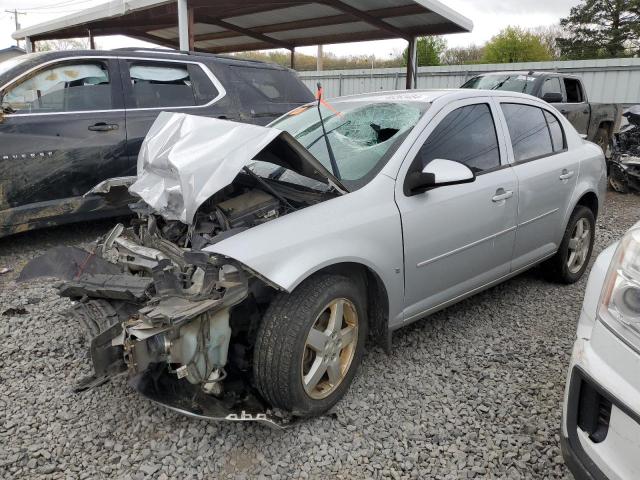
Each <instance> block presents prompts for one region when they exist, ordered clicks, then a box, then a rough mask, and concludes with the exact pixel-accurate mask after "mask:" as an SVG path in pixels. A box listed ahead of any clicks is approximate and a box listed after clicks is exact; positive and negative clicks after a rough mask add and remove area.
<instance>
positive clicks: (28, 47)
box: [24, 37, 33, 53]
mask: <svg viewBox="0 0 640 480" xmlns="http://www.w3.org/2000/svg"><path fill="white" fill-rule="evenodd" d="M24 44H25V45H24V51H25V52H27V53H33V43H31V37H24Z"/></svg>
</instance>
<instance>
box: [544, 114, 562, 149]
mask: <svg viewBox="0 0 640 480" xmlns="http://www.w3.org/2000/svg"><path fill="white" fill-rule="evenodd" d="M544 117H545V119H546V121H547V125H548V126H549V133H550V134H551V144H552V146H553V151H554V152H561V151H562V150H564V149H565V148H567V146H566V142H565V138H564V130H563V129H562V124H561V123H560V121H559V120H558V118H557V117H556V116H555V115H554V114H552V113H550V112H547V111H546V110H545V112H544Z"/></svg>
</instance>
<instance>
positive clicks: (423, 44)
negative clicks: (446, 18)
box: [402, 37, 447, 67]
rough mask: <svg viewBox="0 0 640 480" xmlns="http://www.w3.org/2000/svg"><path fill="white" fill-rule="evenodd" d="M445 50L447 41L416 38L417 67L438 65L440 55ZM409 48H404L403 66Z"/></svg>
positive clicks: (438, 38) (433, 38)
mask: <svg viewBox="0 0 640 480" xmlns="http://www.w3.org/2000/svg"><path fill="white" fill-rule="evenodd" d="M446 49H447V41H446V40H445V39H444V38H442V37H420V38H418V48H417V52H418V66H419V67H428V66H432V65H440V60H441V57H442V54H443V53H444V52H445V50H446ZM408 55H409V48H408V47H407V48H405V49H404V52H403V53H402V58H403V65H405V66H406V65H407V56H408Z"/></svg>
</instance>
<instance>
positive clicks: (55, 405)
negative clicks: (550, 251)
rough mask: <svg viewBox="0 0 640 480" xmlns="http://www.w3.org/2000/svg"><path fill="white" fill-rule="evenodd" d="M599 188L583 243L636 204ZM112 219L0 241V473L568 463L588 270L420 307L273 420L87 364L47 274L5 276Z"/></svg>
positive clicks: (461, 470)
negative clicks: (250, 418)
mask: <svg viewBox="0 0 640 480" xmlns="http://www.w3.org/2000/svg"><path fill="white" fill-rule="evenodd" d="M639 205H640V197H638V196H632V195H628V196H621V195H617V194H610V195H609V198H608V200H607V210H606V212H605V213H604V214H603V215H602V216H601V218H600V220H599V222H598V227H599V229H598V233H597V242H596V249H595V250H596V251H595V253H597V252H599V251H600V250H601V249H602V248H603V247H605V246H606V245H608V244H610V243H611V242H613V241H614V240H616V239H617V238H619V236H620V235H621V234H622V233H623V232H624V231H625V230H626V229H627V228H628V227H629V226H630V225H632V224H633V223H634V222H635V221H636V220H637V219H638V218H639V217H640V209H639ZM112 223H113V222H112V221H107V222H98V223H93V224H80V225H75V226H67V227H60V228H56V229H50V230H46V231H41V232H31V233H28V234H23V235H20V236H16V237H13V238H6V239H2V240H0V269H1V268H2V267H11V268H13V269H14V271H13V272H11V273H9V274H6V275H0V336H1V341H0V391H1V392H2V394H1V396H0V445H2V448H0V476H2V477H5V478H9V477H11V478H20V477H22V478H92V479H95V478H135V479H138V478H140V479H141V478H144V477H149V478H158V479H166V478H214V476H215V477H216V478H254V477H260V476H261V477H266V478H273V479H278V478H280V479H284V478H290V477H293V478H395V479H398V478H443V479H444V478H447V479H448V478H451V479H458V478H474V477H475V478H510V479H517V478H545V479H546V478H570V477H571V476H570V474H569V473H568V471H567V469H566V468H565V466H564V463H563V461H562V457H561V454H560V448H559V437H558V429H559V425H560V415H561V403H562V395H563V389H564V380H565V374H566V367H567V365H568V362H569V355H570V351H571V346H572V343H573V337H574V333H575V327H576V321H577V319H578V314H579V311H580V305H581V301H582V295H583V292H584V287H585V282H586V276H585V278H584V279H583V280H582V281H581V282H579V283H578V284H576V285H573V286H568V287H563V286H557V285H550V284H548V283H546V282H545V281H544V280H542V278H541V276H540V273H539V272H537V271H535V270H534V271H531V272H529V273H526V274H523V275H521V276H519V277H517V278H515V279H513V280H511V281H509V282H507V283H506V284H503V285H500V286H498V287H496V288H493V289H491V290H489V291H487V292H484V293H482V294H479V295H477V296H475V297H474V298H471V299H469V300H467V301H464V302H462V303H460V304H458V305H456V306H454V307H451V308H449V309H447V310H446V311H443V312H441V313H439V314H436V315H434V316H432V317H431V318H430V319H428V320H426V321H421V322H418V323H416V324H414V325H412V326H410V327H408V328H406V329H404V330H401V331H399V332H398V333H397V334H396V335H395V337H394V350H393V352H392V354H391V355H389V356H387V355H385V354H384V353H383V352H382V351H381V350H380V349H378V348H372V349H370V351H369V352H368V353H367V355H366V358H365V360H364V363H363V365H362V367H361V369H360V372H359V375H358V376H357V379H356V381H355V383H354V385H353V386H352V388H351V390H350V392H349V393H348V394H347V396H346V397H345V399H344V400H342V402H340V403H339V405H338V406H337V408H336V410H335V413H334V414H332V415H329V416H326V417H322V418H318V419H314V420H310V421H306V422H303V423H299V424H297V425H295V426H294V427H292V428H291V429H290V430H288V431H285V432H278V431H274V430H271V429H268V428H265V427H261V426H258V425H250V424H216V423H209V422H205V421H198V420H193V419H189V418H186V417H183V416H180V415H178V414H175V413H173V412H170V411H167V410H164V409H162V408H160V407H157V406H154V405H152V404H150V403H149V402H147V401H145V400H144V399H142V398H140V397H138V396H137V395H136V394H135V393H134V392H132V391H131V390H129V388H127V386H126V383H125V381H124V380H123V379H118V380H117V381H114V382H112V383H110V384H107V385H105V386H103V387H101V388H99V389H97V390H94V391H92V392H87V393H84V394H79V395H76V394H73V393H72V392H71V387H72V385H73V383H74V382H75V381H76V379H78V378H80V377H82V376H84V375H86V374H88V373H89V372H90V365H89V362H88V359H87V357H86V354H85V351H84V347H83V345H84V342H85V339H84V338H83V332H82V331H81V330H80V328H79V327H78V326H76V325H74V324H72V323H70V322H69V321H68V320H67V318H65V313H64V312H65V309H66V308H67V307H68V306H69V302H68V300H66V299H61V298H58V296H57V295H56V293H55V290H54V288H53V286H52V283H51V282H40V283H31V284H28V285H20V286H17V285H16V284H15V283H14V282H13V280H14V279H15V277H16V275H17V272H19V270H20V269H21V268H22V266H23V265H24V264H25V263H26V262H27V261H28V260H29V259H31V258H33V257H34V256H36V255H37V254H39V253H41V252H43V251H45V250H46V249H47V248H50V247H52V246H55V245H59V244H79V245H81V244H83V243H86V242H89V241H91V240H93V239H95V238H96V237H97V236H98V235H99V234H102V233H103V232H104V231H105V230H106V229H107V228H108V227H109V226H110V225H111V224H112ZM3 312H4V313H3Z"/></svg>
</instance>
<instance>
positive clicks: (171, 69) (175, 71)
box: [127, 61, 218, 108]
mask: <svg viewBox="0 0 640 480" xmlns="http://www.w3.org/2000/svg"><path fill="white" fill-rule="evenodd" d="M128 65H129V77H130V78H131V98H130V99H129V101H128V102H127V106H128V107H129V108H162V107H193V106H199V105H206V104H207V103H209V102H210V101H211V100H213V99H214V98H215V97H216V96H217V95H218V91H217V89H216V88H215V86H214V85H213V84H212V82H211V79H209V78H208V77H207V75H206V74H205V73H204V72H203V71H202V68H200V66H198V65H194V64H183V63H175V62H167V63H161V62H150V61H143V62H139V61H129V62H128Z"/></svg>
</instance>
